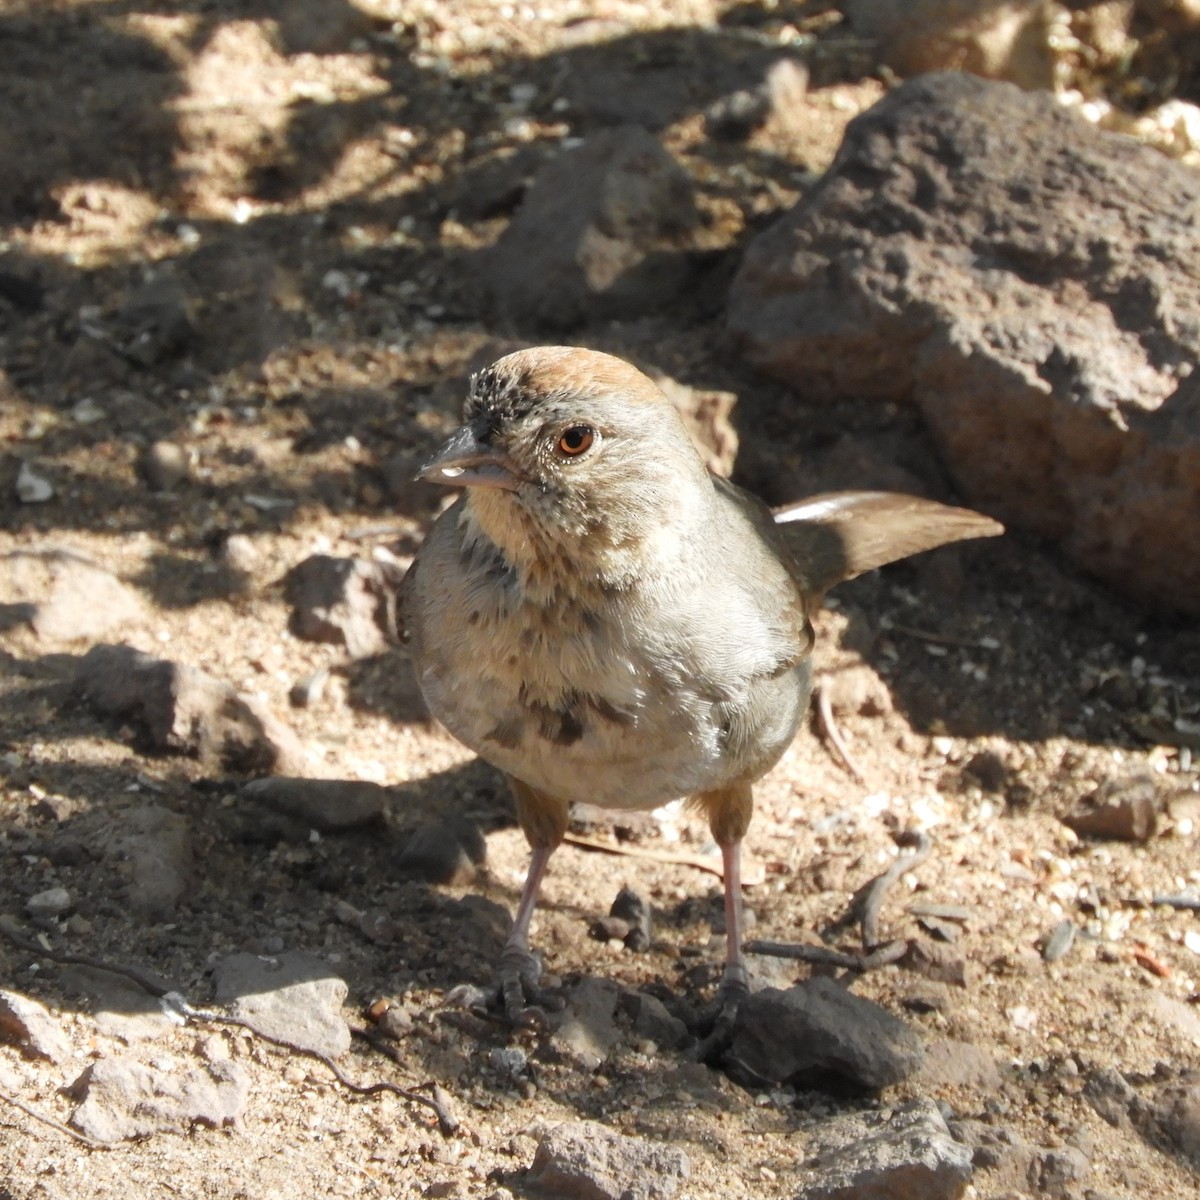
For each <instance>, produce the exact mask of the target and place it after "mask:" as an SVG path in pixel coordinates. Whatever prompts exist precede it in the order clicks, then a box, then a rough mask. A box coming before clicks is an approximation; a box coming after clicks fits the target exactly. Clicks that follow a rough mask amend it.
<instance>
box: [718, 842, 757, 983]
mask: <svg viewBox="0 0 1200 1200" xmlns="http://www.w3.org/2000/svg"><path fill="white" fill-rule="evenodd" d="M721 862H722V863H723V864H724V870H723V872H722V874H723V875H724V878H725V977H724V978H723V979H722V980H721V994H723V995H726V996H729V997H731V998H736V999H737V1000H740V999H741V997H742V996H744V995H746V993H747V992H748V991H749V990H750V973H749V972H748V971H747V969H746V956H745V955H744V954H743V953H742V843H741V842H740V841H737V842H727V843H726V844H725V845H723V846H722V847H721Z"/></svg>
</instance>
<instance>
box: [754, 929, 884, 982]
mask: <svg viewBox="0 0 1200 1200" xmlns="http://www.w3.org/2000/svg"><path fill="white" fill-rule="evenodd" d="M907 949H908V943H907V942H906V941H904V939H903V938H900V939H898V940H896V941H894V942H887V943H885V944H884V945H882V946H878V947H876V948H875V949H874V950H872V951H871V953H870V954H846V953H845V952H844V951H841V950H832V949H830V948H829V947H828V946H811V945H802V944H800V943H796V942H764V941H749V942H747V943H746V945H745V950H746V953H747V954H766V955H769V956H770V957H772V958H792V959H797V960H799V961H800V962H809V963H814V964H816V965H819V966H824V967H840V968H841V969H842V970H844V971H857V972H858V973H859V974H861V973H863V972H864V971H874V970H876V969H877V968H879V967H883V966H886V965H887V964H888V963H893V962H895V961H896V960H897V959H898V958H902V957H903V956H904V953H905V951H906V950H907Z"/></svg>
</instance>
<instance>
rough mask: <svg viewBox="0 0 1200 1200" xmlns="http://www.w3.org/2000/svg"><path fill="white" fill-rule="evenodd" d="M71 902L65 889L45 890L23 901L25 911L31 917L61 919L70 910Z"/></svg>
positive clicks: (69, 895) (53, 888) (69, 894)
mask: <svg viewBox="0 0 1200 1200" xmlns="http://www.w3.org/2000/svg"><path fill="white" fill-rule="evenodd" d="M72 903H73V901H72V900H71V893H70V892H68V891H67V889H66V888H65V887H52V888H47V889H46V890H45V891H44V892H38V893H37V894H36V895H35V896H30V897H29V899H28V900H26V901H25V911H26V912H27V913H28V914H29V915H30V916H31V917H43V918H45V917H61V916H62V915H63V913H65V912H67V910H68V909H70V907H71V904H72Z"/></svg>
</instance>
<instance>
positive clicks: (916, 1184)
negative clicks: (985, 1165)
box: [796, 1100, 974, 1200]
mask: <svg viewBox="0 0 1200 1200" xmlns="http://www.w3.org/2000/svg"><path fill="white" fill-rule="evenodd" d="M816 1136H817V1137H818V1138H819V1140H820V1141H821V1142H823V1143H824V1146H823V1148H822V1149H821V1150H820V1151H819V1152H818V1153H817V1154H816V1155H814V1156H813V1158H812V1159H810V1160H809V1161H808V1162H806V1163H805V1164H804V1167H803V1169H802V1170H801V1173H800V1177H801V1185H800V1189H799V1191H797V1192H796V1200H959V1197H961V1196H962V1195H963V1193H964V1192H965V1191H966V1189H967V1184H968V1183H970V1182H971V1176H972V1175H973V1173H974V1169H973V1167H972V1165H971V1151H970V1150H969V1149H968V1148H967V1147H966V1146H963V1145H961V1144H960V1143H959V1142H956V1141H955V1140H954V1138H953V1137H951V1136H950V1131H949V1130H948V1129H947V1128H946V1122H945V1121H944V1120H943V1119H942V1115H941V1113H940V1112H939V1111H938V1107H937V1105H936V1104H934V1102H933V1101H932V1100H915V1101H913V1102H912V1103H911V1104H906V1105H904V1106H903V1107H902V1108H899V1109H896V1111H895V1112H892V1113H887V1114H881V1113H852V1114H850V1115H848V1116H843V1117H836V1118H834V1119H833V1120H832V1121H830V1122H828V1123H827V1124H826V1125H825V1126H824V1127H823V1128H821V1129H820V1130H819V1131H817V1134H816Z"/></svg>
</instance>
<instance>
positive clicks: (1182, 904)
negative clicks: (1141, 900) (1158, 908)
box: [1150, 896, 1200, 912]
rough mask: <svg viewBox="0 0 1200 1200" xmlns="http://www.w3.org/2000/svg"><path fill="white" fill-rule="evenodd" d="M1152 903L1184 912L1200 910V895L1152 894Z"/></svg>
mask: <svg viewBox="0 0 1200 1200" xmlns="http://www.w3.org/2000/svg"><path fill="white" fill-rule="evenodd" d="M1150 903H1151V904H1161V905H1163V906H1164V907H1166V908H1175V909H1179V910H1180V911H1182V912H1200V896H1152V897H1151V899H1150Z"/></svg>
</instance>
